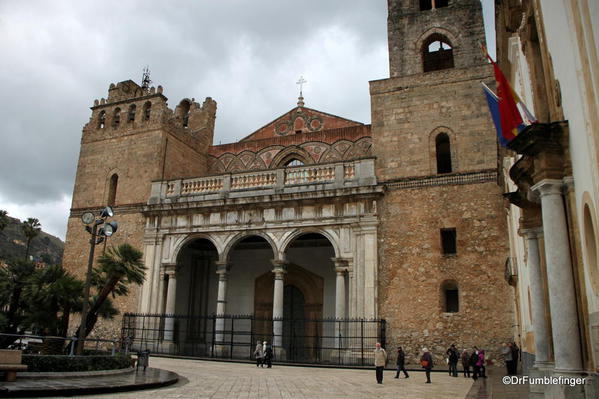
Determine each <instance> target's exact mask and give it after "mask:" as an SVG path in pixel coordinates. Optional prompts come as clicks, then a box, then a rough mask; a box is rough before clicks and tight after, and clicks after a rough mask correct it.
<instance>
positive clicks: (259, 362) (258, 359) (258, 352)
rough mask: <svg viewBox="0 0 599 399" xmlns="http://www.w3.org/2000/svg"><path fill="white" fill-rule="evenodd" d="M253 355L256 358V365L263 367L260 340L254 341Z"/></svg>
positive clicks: (262, 352)
mask: <svg viewBox="0 0 599 399" xmlns="http://www.w3.org/2000/svg"><path fill="white" fill-rule="evenodd" d="M254 357H255V358H256V367H264V351H263V350H262V342H260V341H258V342H257V343H256V349H255V350H254Z"/></svg>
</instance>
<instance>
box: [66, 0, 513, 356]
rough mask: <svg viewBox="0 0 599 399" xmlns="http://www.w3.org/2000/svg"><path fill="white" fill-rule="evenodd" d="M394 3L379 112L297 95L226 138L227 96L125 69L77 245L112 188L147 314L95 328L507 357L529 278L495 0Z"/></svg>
mask: <svg viewBox="0 0 599 399" xmlns="http://www.w3.org/2000/svg"><path fill="white" fill-rule="evenodd" d="M388 7H389V15H388V36H389V60H390V74H391V76H390V77H389V78H388V79H383V80H377V81H372V82H370V93H371V111H372V118H371V120H372V123H371V124H370V125H367V124H363V123H360V122H356V121H353V120H350V119H346V118H342V117H339V116H335V115H331V114H328V113H326V112H323V111H319V110H315V109H311V108H309V107H307V106H306V105H305V103H304V99H303V98H302V97H301V96H300V98H299V101H298V103H297V106H296V107H294V108H293V109H291V110H290V111H289V112H287V113H285V114H284V115H282V116H280V117H278V118H276V119H274V120H273V121H272V122H270V123H267V124H266V125H265V126H263V127H262V128H260V129H258V130H256V131H254V132H253V133H251V134H249V135H248V136H247V137H245V138H244V139H242V140H240V141H238V142H235V143H231V144H224V145H213V144H212V143H213V135H214V127H215V116H216V102H215V101H214V100H212V99H211V98H206V99H205V100H204V101H203V103H201V104H200V103H198V102H196V101H195V100H194V99H184V100H182V101H180V102H179V105H177V107H176V108H175V109H174V110H171V109H170V108H168V106H167V98H166V97H165V96H164V94H163V89H162V88H161V87H160V86H159V87H158V88H156V89H155V88H150V87H142V86H139V85H137V84H136V83H135V82H133V81H130V80H128V81H123V82H120V83H118V84H112V85H110V88H109V93H108V97H107V99H101V100H96V102H95V103H94V106H93V107H92V116H91V118H90V121H89V122H88V123H87V124H86V125H85V127H84V129H83V135H82V141H81V153H80V158H79V164H78V169H77V177H76V182H75V189H74V193H73V204H72V209H71V215H70V218H69V226H68V232H67V240H66V246H65V255H64V264H65V267H67V268H68V269H70V270H72V271H74V272H76V273H78V274H80V275H81V274H83V273H84V269H85V265H86V259H87V258H86V257H87V250H88V246H89V244H88V237H86V235H85V234H82V230H83V227H82V224H81V221H80V216H81V214H82V213H83V212H85V211H87V210H90V209H91V210H93V209H100V208H102V207H104V206H106V205H111V206H113V208H114V210H115V214H116V215H118V221H119V225H120V227H119V231H118V233H117V234H115V236H114V237H113V238H111V244H112V245H116V244H118V243H120V242H125V241H127V242H130V243H132V244H133V245H135V246H137V247H139V248H142V249H143V252H144V262H145V265H146V267H147V272H146V279H145V283H144V285H143V286H142V287H140V289H139V290H138V291H137V292H133V291H132V292H131V294H130V295H129V296H128V297H124V298H118V299H117V306H118V307H119V309H120V310H121V312H123V313H124V312H131V313H134V314H129V315H126V316H125V317H124V318H123V319H121V318H118V319H117V320H115V321H114V322H112V323H110V322H105V323H102V324H101V325H100V326H99V327H98V328H97V330H96V334H99V335H106V334H114V335H118V334H121V333H122V331H125V333H123V334H124V335H123V336H126V338H128V339H132V340H133V341H135V340H137V339H138V338H139V334H145V335H144V336H145V337H146V339H148V341H147V342H150V343H151V345H153V347H152V349H153V350H155V351H164V352H165V353H177V354H192V355H196V354H197V355H199V356H215V355H219V354H220V355H226V356H230V357H244V356H245V357H247V356H249V354H250V353H251V348H252V347H253V346H252V344H253V343H254V342H255V340H256V339H259V340H262V339H266V340H269V341H272V343H273V345H274V346H275V350H278V353H279V356H280V357H287V358H288V359H289V360H294V359H297V360H301V361H308V362H310V361H315V362H316V361H318V362H324V361H331V362H333V360H332V359H333V357H336V359H337V360H336V362H338V363H351V360H347V359H354V360H355V359H359V362H364V357H365V355H364V353H366V352H371V348H372V347H373V346H374V343H375V342H376V341H383V342H384V344H385V345H386V346H387V347H388V348H394V347H396V346H398V345H401V346H403V347H404V348H405V349H406V350H407V352H408V356H409V357H412V358H416V357H417V356H418V353H419V351H420V350H421V348H422V347H423V346H426V347H428V348H432V352H433V353H435V354H437V355H439V356H440V357H442V356H444V354H445V350H446V348H447V347H448V346H449V345H450V344H452V343H455V344H456V345H457V346H458V347H463V348H472V347H473V346H478V347H479V348H484V349H486V350H487V352H488V353H489V357H490V358H493V359H497V355H496V354H497V352H498V350H499V346H500V345H501V342H504V341H507V340H513V330H512V329H513V327H514V326H513V325H514V321H513V310H512V303H513V298H512V296H511V295H512V293H511V291H510V289H509V285H508V283H507V282H506V279H505V267H506V266H505V265H506V259H507V256H508V242H507V234H506V214H505V205H504V200H503V197H502V191H501V189H500V186H499V185H498V173H497V165H498V148H497V139H496V136H495V131H494V128H493V125H492V121H491V119H490V116H489V114H488V110H487V108H486V103H485V99H484V96H483V94H482V90H481V85H480V82H485V83H487V84H489V85H491V84H492V83H493V81H494V80H493V76H492V68H491V67H490V65H489V64H488V63H487V62H486V60H485V58H484V55H483V53H482V52H481V51H480V44H481V43H484V27H483V21H482V12H481V5H480V2H479V1H478V0H449V1H443V0H436V1H435V0H432V1H422V0H421V1H414V0H389V1H388ZM103 165H113V166H111V167H104V166H103ZM114 165H116V167H115V166H114ZM148 326H151V328H150V327H148ZM148 337H149V338H148ZM365 338H367V339H365ZM225 343H226V345H225ZM298 348H299V352H302V353H299V354H298ZM358 352H359V354H358V355H356V353H358ZM342 359H346V361H343V360H342Z"/></svg>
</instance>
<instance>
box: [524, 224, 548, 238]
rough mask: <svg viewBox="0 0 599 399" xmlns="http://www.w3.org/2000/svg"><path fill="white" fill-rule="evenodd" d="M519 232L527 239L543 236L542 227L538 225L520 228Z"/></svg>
mask: <svg viewBox="0 0 599 399" xmlns="http://www.w3.org/2000/svg"><path fill="white" fill-rule="evenodd" d="M520 232H521V233H522V235H524V236H526V238H528V239H536V238H539V237H542V236H543V227H542V226H539V227H533V228H528V229H522V230H520Z"/></svg>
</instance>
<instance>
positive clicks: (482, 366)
mask: <svg viewBox="0 0 599 399" xmlns="http://www.w3.org/2000/svg"><path fill="white" fill-rule="evenodd" d="M477 364H478V365H479V367H480V377H482V378H487V368H486V367H485V351H484V350H482V349H481V350H479V351H478V363H477Z"/></svg>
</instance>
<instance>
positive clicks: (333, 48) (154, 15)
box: [0, 0, 493, 239]
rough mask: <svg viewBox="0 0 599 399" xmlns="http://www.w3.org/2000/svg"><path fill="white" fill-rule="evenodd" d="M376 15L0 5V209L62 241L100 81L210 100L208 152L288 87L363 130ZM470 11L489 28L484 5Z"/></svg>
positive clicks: (269, 110) (377, 56)
mask: <svg viewBox="0 0 599 399" xmlns="http://www.w3.org/2000/svg"><path fill="white" fill-rule="evenodd" d="M386 6H387V2H386V1H385V0H352V1H344V0H303V1H301V2H297V1H290V0H251V1H250V0H193V1H192V0H187V1H185V0H172V1H168V2H167V1H157V0H156V1H148V0H145V1H139V0H128V1H111V0H104V1H102V2H98V1H91V0H70V1H67V0H52V1H43V0H28V1H23V0H2V1H1V2H0V49H1V50H2V62H0V88H1V91H2V95H1V96H0V140H1V145H0V209H5V210H8V212H9V215H10V216H13V217H17V218H20V219H24V218H27V217H37V218H38V219H40V221H41V223H42V226H43V228H44V230H45V231H47V232H49V233H51V234H54V235H56V236H58V237H60V238H62V239H64V236H65V230H66V221H67V218H68V213H69V208H70V204H71V194H72V190H73V183H74V176H75V168H76V165H77V159H78V155H79V141H80V138H81V128H82V127H83V125H84V124H85V123H86V121H87V120H88V119H89V117H90V115H91V111H90V110H89V107H90V106H91V105H92V104H93V100H94V99H96V98H101V97H106V96H107V91H108V85H109V84H110V83H111V82H115V83H116V82H119V81H122V80H126V79H133V80H135V81H137V82H139V81H140V80H141V74H142V69H143V67H145V66H146V65H149V67H150V70H151V78H152V80H153V82H154V83H153V84H154V85H159V84H160V85H162V86H163V87H164V94H165V95H166V96H167V97H168V98H169V99H170V101H169V104H170V105H171V107H174V105H176V104H177V103H178V102H179V100H181V99H182V98H184V97H195V98H196V100H198V101H200V102H201V100H203V98H205V97H207V96H211V97H212V98H214V99H215V100H216V101H217V102H218V111H217V122H216V132H215V144H218V143H219V142H222V143H227V142H231V141H235V140H238V139H240V138H242V137H244V136H246V135H247V134H249V133H251V132H252V131H254V130H255V129H257V128H259V127H260V126H262V125H264V124H265V123H267V122H269V121H270V120H272V119H274V118H275V117H277V116H279V115H280V114H282V113H284V112H286V111H288V110H289V109H291V108H292V107H293V106H295V103H296V102H297V94H298V88H297V85H296V84H295V82H296V81H297V80H298V78H299V76H300V75H303V76H304V77H305V78H306V80H307V81H308V83H307V84H306V85H305V86H304V96H305V98H306V105H307V106H309V107H311V108H316V109H321V110H323V111H326V112H329V113H333V114H337V115H340V116H343V117H346V118H349V119H353V120H358V121H362V122H365V123H369V122H370V98H369V94H368V81H369V80H374V79H381V78H385V77H388V75H389V71H388V59H387V41H386V40H387V33H386V18H387V15H386V13H387V10H386ZM483 6H484V8H485V14H486V15H485V18H486V20H488V21H491V15H492V8H491V7H492V0H483ZM488 41H489V42H491V41H490V40H488ZM489 50H490V51H491V52H493V46H492V45H491V43H490V45H489Z"/></svg>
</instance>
